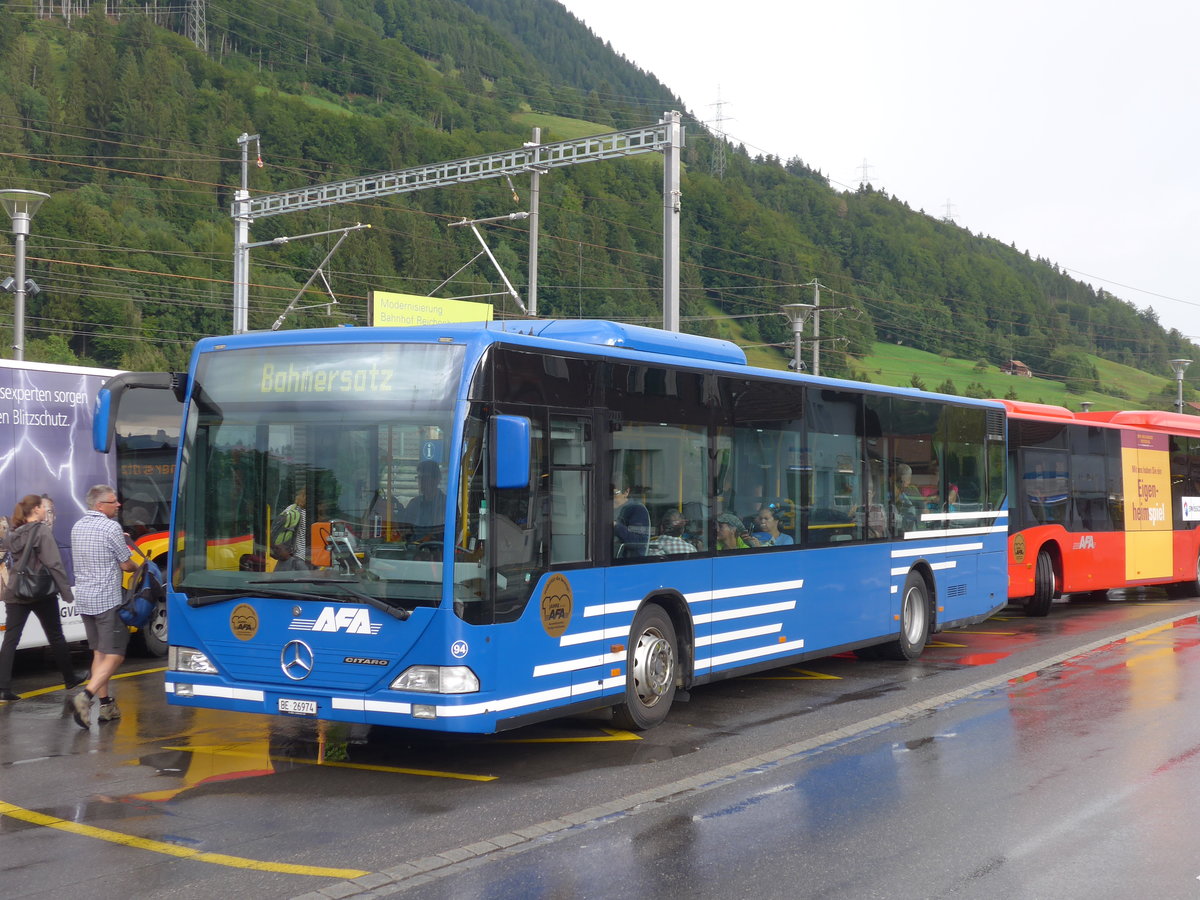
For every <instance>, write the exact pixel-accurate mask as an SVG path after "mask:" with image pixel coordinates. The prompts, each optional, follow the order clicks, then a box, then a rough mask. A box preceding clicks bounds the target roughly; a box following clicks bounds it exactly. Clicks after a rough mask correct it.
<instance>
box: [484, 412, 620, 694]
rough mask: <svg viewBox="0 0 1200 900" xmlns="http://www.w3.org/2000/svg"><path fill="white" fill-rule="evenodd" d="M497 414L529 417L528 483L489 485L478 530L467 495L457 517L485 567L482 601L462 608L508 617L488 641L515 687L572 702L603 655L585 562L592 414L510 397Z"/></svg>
mask: <svg viewBox="0 0 1200 900" xmlns="http://www.w3.org/2000/svg"><path fill="white" fill-rule="evenodd" d="M497 412H502V413H503V414H505V415H518V416H524V417H527V418H528V419H529V420H530V426H531V437H532V453H531V462H530V477H529V484H528V486H525V487H518V488H504V489H501V488H492V489H491V490H490V492H489V497H488V502H487V505H486V514H485V516H484V517H485V520H486V521H485V523H484V525H483V526H482V528H477V527H476V526H472V525H471V513H470V511H469V510H470V506H471V501H470V500H469V499H468V501H467V505H468V515H467V517H466V518H465V519H464V521H465V522H466V523H467V526H466V527H467V529H468V530H472V529H473V528H475V530H477V531H478V534H479V536H481V537H482V538H483V546H484V548H485V550H484V552H485V553H486V561H487V562H486V565H487V570H488V572H489V573H490V574H489V577H488V579H487V588H486V592H487V593H486V596H485V597H484V598H483V602H482V603H476V604H467V605H465V606H464V608H463V612H462V614H463V617H464V618H466V619H467V621H469V622H475V623H477V624H493V623H494V624H497V625H501V624H508V623H512V627H511V628H505V629H498V630H497V631H496V632H495V634H494V640H495V641H496V643H497V644H498V647H497V650H498V651H499V653H500V655H501V656H502V657H503V658H504V659H506V660H509V661H510V668H511V670H512V676H513V678H515V679H517V680H518V681H519V682H520V683H522V684H523V687H524V689H529V690H531V691H537V692H541V691H557V692H561V691H564V690H566V691H569V692H570V693H571V695H572V696H580V697H581V699H582V695H586V694H587V693H588V692H589V691H590V692H592V693H596V692H598V690H599V685H598V681H599V680H600V679H601V678H602V677H603V675H604V671H605V670H604V666H603V660H602V657H603V656H604V654H605V653H606V652H607V651H606V650H605V649H604V648H606V647H607V644H606V642H605V635H604V632H603V629H604V615H603V611H604V571H603V570H602V569H601V570H598V569H595V568H594V567H593V565H592V562H593V559H594V556H593V553H594V548H593V543H594V542H593V540H592V521H593V515H592V510H593V502H592V498H593V497H594V493H595V473H594V461H595V449H594V446H593V436H594V435H595V433H596V423H595V421H594V415H593V414H592V413H587V414H582V415H581V414H579V413H577V412H574V413H568V412H561V413H560V412H556V411H553V410H548V409H546V408H545V407H519V406H515V405H510V404H505V405H504V406H503V407H502V408H500V407H498V408H497ZM497 452H502V451H500V449H499V448H498V451H497ZM472 481H474V479H468V484H470V483H472ZM468 494H469V490H468ZM468 546H473V544H472V543H471V542H470V539H469V538H468Z"/></svg>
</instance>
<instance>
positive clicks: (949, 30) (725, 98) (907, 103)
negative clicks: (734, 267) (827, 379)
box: [562, 0, 1200, 360]
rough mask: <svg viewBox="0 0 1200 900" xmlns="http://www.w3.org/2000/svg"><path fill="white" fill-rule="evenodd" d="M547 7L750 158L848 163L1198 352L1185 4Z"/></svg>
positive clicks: (708, 1) (860, 0)
mask: <svg viewBox="0 0 1200 900" xmlns="http://www.w3.org/2000/svg"><path fill="white" fill-rule="evenodd" d="M562 2H563V3H564V5H565V6H566V7H567V8H568V9H569V10H571V11H572V12H573V13H574V14H575V15H576V16H577V17H578V18H580V19H582V20H583V21H584V23H585V24H587V25H588V27H590V28H591V29H592V31H593V32H595V33H596V35H597V36H598V37H600V38H601V39H602V40H606V41H608V42H610V43H611V44H612V46H613V49H614V50H616V51H617V52H618V53H620V54H622V55H624V56H625V57H626V58H627V59H629V60H630V61H631V62H634V63H636V64H637V65H639V66H641V67H642V68H643V69H646V70H648V71H650V72H652V73H653V74H654V75H655V76H657V77H658V78H659V80H660V81H662V82H663V83H664V84H665V85H666V86H667V87H668V88H670V89H671V90H672V91H673V92H674V93H676V94H678V95H679V96H681V97H682V98H683V101H684V103H685V104H686V105H687V108H688V111H689V112H691V113H693V114H694V115H696V116H697V117H698V118H701V119H704V120H706V121H708V122H709V123H710V125H712V126H713V127H715V120H716V118H717V115H718V106H717V103H718V101H720V102H721V104H722V105H721V107H720V109H721V112H722V114H723V116H724V123H723V125H722V126H721V130H723V131H724V132H725V133H726V134H727V135H728V137H729V139H730V140H731V141H732V142H734V143H735V144H737V143H744V144H745V145H746V147H747V149H748V150H749V151H750V153H751V154H752V155H754V154H758V153H770V154H774V155H776V156H778V157H780V158H781V159H783V160H787V159H790V158H792V157H799V158H800V159H802V160H803V161H804V162H805V163H807V164H808V165H809V166H811V167H813V168H815V169H818V170H820V171H821V172H822V173H823V174H825V175H826V176H827V177H828V178H829V179H830V181H831V183H832V185H833V186H834V187H835V188H838V189H840V190H847V189H854V188H856V187H857V186H858V183H859V180H860V178H861V177H862V175H863V165H864V161H865V162H866V166H867V170H866V171H867V175H868V180H869V181H870V182H871V183H872V184H873V185H874V186H875V187H876V188H881V189H884V190H887V191H888V192H889V193H891V194H894V195H895V196H897V197H898V198H900V199H901V200H903V201H905V202H907V203H908V204H909V206H911V207H912V208H913V209H924V210H925V211H926V212H927V213H930V214H932V215H936V216H939V217H942V216H945V215H946V213H947V204H949V213H950V215H951V217H952V218H953V219H954V220H955V221H956V222H957V223H958V224H959V225H961V226H962V227H964V228H968V229H970V230H971V231H972V232H975V233H977V234H978V233H983V234H986V235H990V236H991V237H994V238H996V239H998V240H1001V241H1003V242H1005V243H1008V244H1014V245H1015V246H1016V247H1017V248H1018V249H1019V250H1028V251H1029V252H1030V254H1031V255H1033V256H1035V257H1037V256H1040V257H1043V258H1045V259H1048V260H1050V261H1051V262H1054V263H1057V264H1058V265H1059V266H1060V267H1062V268H1064V269H1066V270H1068V271H1069V272H1070V273H1071V274H1072V275H1074V276H1075V277H1077V278H1079V279H1081V280H1084V281H1088V282H1090V283H1091V284H1093V285H1095V286H1097V287H1103V288H1105V289H1107V290H1109V291H1110V292H1112V293H1113V294H1116V295H1117V296H1118V297H1121V298H1123V299H1125V300H1128V301H1130V302H1131V303H1133V304H1134V305H1135V306H1137V307H1138V308H1139V309H1140V308H1144V307H1146V306H1148V305H1149V306H1153V307H1154V308H1155V310H1156V311H1157V312H1158V315H1159V319H1160V321H1161V322H1162V324H1163V325H1164V326H1166V327H1168V328H1178V329H1179V330H1180V331H1181V332H1182V333H1183V334H1185V335H1188V336H1189V337H1192V338H1193V339H1194V340H1197V341H1200V274H1198V273H1197V266H1196V263H1195V259H1196V257H1197V255H1198V253H1197V246H1196V243H1197V239H1198V237H1200V236H1198V234H1197V231H1198V228H1197V225H1198V223H1200V159H1197V155H1198V154H1197V149H1198V141H1197V138H1198V137H1200V109H1198V106H1200V3H1194V2H1190V0H1175V2H1168V0H1142V2H1139V3H1137V4H1129V3H1115V2H1106V0H1036V2H1031V0H1009V2H1007V3H1002V4H986V5H985V4H983V3H981V2H974V0H907V2H896V0H832V2H830V0H822V2H811V0H808V2H806V0H800V2H792V3H779V2H778V0H740V2H734V3H728V2H722V3H718V2H713V0H689V2H679V0H562ZM683 202H684V210H685V215H686V209H687V197H686V196H685V197H684V198H683ZM1196 359H1197V360H1200V348H1198V349H1197V353H1196Z"/></svg>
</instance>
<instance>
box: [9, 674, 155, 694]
mask: <svg viewBox="0 0 1200 900" xmlns="http://www.w3.org/2000/svg"><path fill="white" fill-rule="evenodd" d="M165 671H167V667H166V666H163V667H162V668H160V669H142V670H141V671H140V672H123V673H122V674H120V675H113V676H112V677H111V678H109V679H108V680H109V681H115V680H116V679H118V678H135V677H136V676H138V675H154V674H156V673H158V672H165ZM84 684H87V682H86V681H85V682H84ZM80 687H83V685H80ZM66 688H67V686H66V685H65V684H52V685H51V686H50V687H45V688H38V689H37V690H36V691H26V692H25V693H23V694H22V695H21V699H23V700H28V699H29V698H30V697H40V696H41V695H42V694H53V693H54V692H55V691H63V690H66Z"/></svg>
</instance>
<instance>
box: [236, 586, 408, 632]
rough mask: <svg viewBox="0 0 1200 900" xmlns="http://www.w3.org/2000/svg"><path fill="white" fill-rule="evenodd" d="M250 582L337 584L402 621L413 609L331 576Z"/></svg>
mask: <svg viewBox="0 0 1200 900" xmlns="http://www.w3.org/2000/svg"><path fill="white" fill-rule="evenodd" d="M249 583H250V584H317V585H327V584H336V585H337V586H338V587H340V588H341V589H342V590H344V591H345V592H346V593H347V594H349V595H350V596H351V597H353V598H355V599H356V600H361V601H362V602H363V603H365V604H367V606H371V607H374V608H375V609H377V610H379V611H380V612H384V613H387V614H388V615H389V616H391V617H392V618H393V619H399V620H400V621H404V620H405V619H407V618H408V617H409V616H411V615H412V611H411V610H407V609H404V608H403V607H400V606H392V605H391V604H390V603H388V602H387V601H385V600H380V599H379V598H378V597H373V596H371V595H370V594H367V593H364V592H362V591H360V590H359V589H358V588H356V587H355V586H354V585H353V584H352V583H351V582H349V581H334V580H332V579H329V578H282V579H280V578H271V579H269V580H268V579H261V580H258V581H251V582H249ZM277 593H283V592H282V591H280V592H277ZM288 596H297V595H293V594H289V595H288ZM299 596H301V597H307V596H309V595H308V594H303V595H299ZM325 599H329V600H335V601H336V600H342V599H345V598H343V597H328V598H325Z"/></svg>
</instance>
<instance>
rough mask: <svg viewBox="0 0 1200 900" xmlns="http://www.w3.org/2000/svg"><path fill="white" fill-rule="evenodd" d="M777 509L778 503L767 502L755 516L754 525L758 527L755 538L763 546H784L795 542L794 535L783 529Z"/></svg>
mask: <svg viewBox="0 0 1200 900" xmlns="http://www.w3.org/2000/svg"><path fill="white" fill-rule="evenodd" d="M776 509H777V505H776V504H774V503H765V504H763V506H762V507H761V508H760V509H759V511H758V512H757V513H756V514H755V516H754V527H755V528H756V529H757V530H756V531H755V532H754V538H755V539H756V540H757V541H758V542H759V544H760V545H761V546H764V547H783V546H785V545H787V544H794V543H795V541H794V540H793V539H792V536H791V535H790V534H787V533H785V532H784V531H783V528H782V524H781V523H780V521H779V516H778V514H777V513H776Z"/></svg>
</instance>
